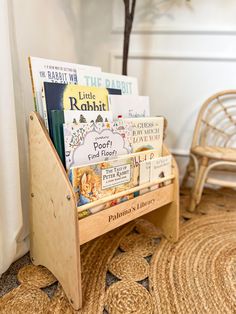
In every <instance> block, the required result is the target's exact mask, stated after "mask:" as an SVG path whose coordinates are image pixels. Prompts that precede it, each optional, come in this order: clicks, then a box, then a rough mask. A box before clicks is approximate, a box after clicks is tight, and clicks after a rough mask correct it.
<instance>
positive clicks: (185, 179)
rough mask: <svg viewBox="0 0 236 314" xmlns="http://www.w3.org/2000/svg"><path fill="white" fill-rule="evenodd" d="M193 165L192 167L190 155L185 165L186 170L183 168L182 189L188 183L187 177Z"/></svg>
mask: <svg viewBox="0 0 236 314" xmlns="http://www.w3.org/2000/svg"><path fill="white" fill-rule="evenodd" d="M193 167H194V163H193V160H192V158H191V157H190V159H189V162H188V165H187V167H186V170H185V174H184V177H183V180H182V183H181V188H182V189H184V188H185V187H186V185H187V183H188V178H189V175H190V172H191V170H192V169H193Z"/></svg>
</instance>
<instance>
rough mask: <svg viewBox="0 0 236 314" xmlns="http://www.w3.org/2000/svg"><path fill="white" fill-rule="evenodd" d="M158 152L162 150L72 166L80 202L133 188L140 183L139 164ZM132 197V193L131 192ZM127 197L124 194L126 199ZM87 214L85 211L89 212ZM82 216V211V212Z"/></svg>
mask: <svg viewBox="0 0 236 314" xmlns="http://www.w3.org/2000/svg"><path fill="white" fill-rule="evenodd" d="M158 155H159V151H157V150H153V151H152V150H150V151H145V152H140V153H136V154H131V155H127V156H120V157H119V158H117V159H113V160H109V161H103V162H98V163H93V164H87V165H84V166H78V167H71V168H70V171H69V179H70V181H71V184H72V186H73V188H74V191H75V193H76V198H77V206H81V205H84V204H87V203H91V202H93V201H96V200H98V199H101V198H103V197H105V196H108V195H112V194H116V193H118V192H121V191H124V190H127V189H131V188H133V187H136V186H138V185H139V167H140V165H141V164H142V162H144V161H146V160H152V159H154V158H156V157H157V156H158ZM128 195H129V196H128V198H129V199H130V198H131V197H133V195H131V194H128ZM125 197H127V195H125V196H124V197H122V199H123V201H124V199H125ZM119 201H121V200H119V199H115V200H113V201H111V202H107V203H106V204H102V205H101V206H100V205H99V207H98V206H96V207H94V208H91V209H89V210H88V211H87V212H84V214H86V213H87V214H88V213H94V212H96V211H98V210H101V209H104V208H107V207H110V206H113V205H116V204H117V202H119ZM87 214H86V215H87ZM82 216H83V215H82Z"/></svg>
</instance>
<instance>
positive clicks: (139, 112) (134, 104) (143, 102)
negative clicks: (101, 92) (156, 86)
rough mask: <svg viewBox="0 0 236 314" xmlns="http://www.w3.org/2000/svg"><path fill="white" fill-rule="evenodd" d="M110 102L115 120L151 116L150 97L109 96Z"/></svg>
mask: <svg viewBox="0 0 236 314" xmlns="http://www.w3.org/2000/svg"><path fill="white" fill-rule="evenodd" d="M108 100H109V105H110V110H111V111H112V114H113V119H114V120H117V119H118V118H141V117H149V116H150V104H149V97H148V96H138V95H122V96H119V95H109V97H108Z"/></svg>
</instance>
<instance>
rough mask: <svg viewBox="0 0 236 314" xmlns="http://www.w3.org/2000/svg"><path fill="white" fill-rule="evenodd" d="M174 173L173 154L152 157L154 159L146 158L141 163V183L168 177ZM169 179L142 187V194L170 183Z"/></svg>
mask: <svg viewBox="0 0 236 314" xmlns="http://www.w3.org/2000/svg"><path fill="white" fill-rule="evenodd" d="M171 174H172V157H171V155H168V156H163V157H159V158H152V160H149V161H148V160H145V161H144V162H142V163H141V164H140V185H141V184H144V183H148V182H153V181H156V180H158V179H162V178H167V177H169V176H171ZM170 182H171V181H169V180H168V182H167V181H165V182H163V183H158V184H154V185H152V186H151V187H149V188H146V189H142V190H141V191H140V195H141V194H145V193H147V192H149V191H153V190H155V189H157V188H159V187H161V186H163V185H167V184H169V183H170Z"/></svg>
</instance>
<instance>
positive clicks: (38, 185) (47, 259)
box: [29, 113, 81, 309]
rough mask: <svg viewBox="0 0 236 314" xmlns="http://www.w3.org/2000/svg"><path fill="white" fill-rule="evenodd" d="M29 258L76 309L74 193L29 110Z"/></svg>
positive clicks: (77, 264) (77, 273) (78, 286)
mask: <svg viewBox="0 0 236 314" xmlns="http://www.w3.org/2000/svg"><path fill="white" fill-rule="evenodd" d="M29 148H30V183H31V184H30V185H31V191H30V193H31V194H30V199H31V202H30V221H31V223H30V226H31V259H32V262H33V263H34V264H36V265H43V266H45V267H47V268H48V269H49V270H50V271H51V272H52V273H53V274H54V275H55V277H56V278H57V279H58V280H59V281H60V283H61V284H62V286H63V288H64V290H65V293H66V295H67V297H68V299H69V300H70V302H71V304H72V305H73V307H74V308H75V309H79V308H80V307H81V293H80V291H81V280H80V253H79V252H80V251H79V239H78V224H77V209H76V202H75V195H74V192H73V190H72V187H71V185H70V182H69V180H68V178H67V175H66V172H65V170H64V168H63V166H62V164H61V161H60V160H59V157H58V155H57V153H56V151H55V148H54V146H53V144H52V142H51V140H50V138H49V135H48V132H47V130H46V129H45V127H44V126H43V124H42V121H41V119H40V117H39V116H38V115H37V114H36V113H31V114H30V120H29Z"/></svg>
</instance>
